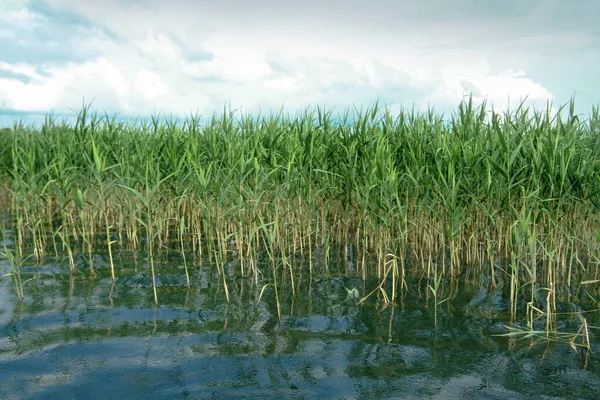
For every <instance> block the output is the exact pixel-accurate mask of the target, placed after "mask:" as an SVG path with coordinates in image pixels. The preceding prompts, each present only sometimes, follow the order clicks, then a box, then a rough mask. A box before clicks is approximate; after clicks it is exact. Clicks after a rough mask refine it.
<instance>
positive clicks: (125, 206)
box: [0, 100, 600, 317]
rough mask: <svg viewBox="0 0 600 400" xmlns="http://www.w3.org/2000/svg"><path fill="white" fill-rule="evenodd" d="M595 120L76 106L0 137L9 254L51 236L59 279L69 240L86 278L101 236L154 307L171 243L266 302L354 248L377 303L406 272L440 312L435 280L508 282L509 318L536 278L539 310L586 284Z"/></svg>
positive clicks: (464, 108) (593, 218) (38, 248)
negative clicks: (176, 115) (145, 260)
mask: <svg viewBox="0 0 600 400" xmlns="http://www.w3.org/2000/svg"><path fill="white" fill-rule="evenodd" d="M599 126H600V114H599V112H598V109H594V110H593V112H592V115H591V116H590V118H589V120H588V121H580V119H579V117H578V116H576V115H575V114H574V107H573V103H571V104H570V109H569V112H568V115H567V117H563V116H562V115H561V114H556V115H550V112H545V113H544V112H532V111H531V110H529V109H526V108H523V107H519V108H518V109H517V110H516V111H514V112H511V113H506V114H504V115H500V114H498V113H495V112H493V111H492V112H491V113H489V112H488V111H487V110H486V107H485V105H482V106H481V107H480V108H477V107H475V106H474V105H473V103H472V101H471V100H469V101H468V102H463V103H461V104H460V107H459V109H458V112H457V113H455V114H454V115H453V116H452V117H451V118H450V120H449V122H446V121H444V120H443V119H442V117H441V116H438V115H436V114H434V113H433V112H428V113H424V114H417V113H415V112H407V111H404V110H403V111H400V112H399V113H398V114H397V115H396V114H394V113H392V112H391V111H390V110H388V109H382V108H380V107H379V105H377V104H375V105H374V106H373V107H371V108H370V109H368V110H366V111H365V112H357V113H355V114H354V115H353V118H352V119H350V114H349V113H346V115H345V116H344V117H343V118H342V120H341V121H336V120H334V118H332V116H331V112H328V111H327V112H326V111H325V110H323V109H321V108H317V109H316V110H315V111H314V112H313V111H310V110H307V111H305V112H302V113H300V114H298V115H297V116H295V117H292V116H284V115H283V114H279V115H276V116H272V117H268V118H264V117H260V116H241V117H239V118H238V117H237V116H236V114H235V113H233V112H226V113H224V114H223V115H222V116H221V117H217V116H214V117H213V118H212V119H211V120H210V121H207V124H205V125H202V124H201V123H200V119H199V117H198V116H195V115H192V116H191V117H190V118H188V119H186V120H185V121H184V122H183V123H182V124H178V123H176V121H173V120H165V121H164V122H161V121H160V120H159V119H158V117H154V118H152V120H151V122H150V123H146V122H143V123H141V124H137V125H136V124H127V123H121V122H117V121H116V120H115V119H114V118H110V117H109V116H106V115H105V116H101V117H99V116H98V115H97V114H92V113H90V111H89V106H86V107H84V108H83V110H82V111H81V113H80V114H79V116H78V119H77V123H76V124H75V126H69V125H67V124H65V123H62V124H58V123H56V122H55V121H54V120H52V119H50V118H47V119H46V121H45V123H44V124H43V126H42V127H41V128H39V129H34V128H31V127H26V126H24V125H22V124H16V125H15V126H14V127H13V128H12V129H11V130H4V131H2V132H0V182H2V186H1V188H0V191H1V192H2V193H0V195H1V196H2V197H5V198H6V199H7V202H6V204H8V208H9V209H10V212H11V213H12V215H13V218H14V220H15V226H14V227H15V229H16V236H17V240H16V242H17V244H16V247H17V253H18V254H20V253H21V252H22V249H23V248H24V247H26V246H31V247H33V249H34V254H35V256H36V257H37V258H38V260H41V259H43V257H44V254H45V251H46V248H47V243H46V241H47V239H48V238H52V239H53V241H54V243H56V240H57V239H56V238H60V241H61V243H62V246H63V250H64V251H66V253H67V255H68V258H69V265H70V268H71V269H73V268H75V265H74V261H73V249H75V248H76V247H77V246H78V244H81V243H83V244H84V246H85V248H86V250H87V252H88V253H89V255H90V257H89V258H90V265H89V267H90V269H91V271H93V267H92V265H91V259H92V257H91V249H92V241H93V238H94V237H96V236H97V235H98V233H100V232H102V236H101V238H102V239H103V240H104V237H105V240H106V241H105V244H106V248H107V250H108V253H109V263H110V269H111V276H112V278H113V279H115V278H116V277H117V276H118V271H116V270H115V264H114V257H115V254H114V252H113V250H114V249H115V248H117V246H118V247H119V248H123V247H124V246H128V247H129V249H130V250H136V249H140V248H142V247H143V245H144V244H145V246H144V247H145V249H146V250H147V251H148V253H149V256H150V259H149V261H150V269H151V274H152V277H153V289H154V297H155V301H156V302H158V294H157V287H156V286H157V283H156V282H157V281H156V275H155V273H158V274H160V271H155V269H154V266H155V265H154V251H158V252H160V251H161V249H162V248H164V247H165V246H167V245H168V244H170V243H173V242H174V243H177V245H178V249H179V251H180V252H181V254H182V255H183V256H184V267H185V269H186V277H187V278H186V279H188V280H189V272H188V263H187V259H186V258H185V255H186V253H188V254H190V252H191V254H193V255H194V258H195V259H196V258H197V259H202V257H208V258H210V261H211V262H212V263H213V264H214V265H217V267H218V271H219V274H220V275H221V279H222V283H223V289H224V291H225V294H226V296H227V298H229V289H228V279H227V276H226V275H227V273H226V263H227V260H228V258H230V257H231V255H232V254H233V252H235V256H236V257H237V259H238V261H239V263H238V265H239V273H240V274H241V275H242V276H246V277H252V279H253V280H254V281H255V282H256V283H258V280H259V276H261V278H260V279H261V280H262V279H266V283H265V284H268V285H271V286H272V287H273V288H274V289H275V293H276V298H279V294H278V293H277V287H278V283H277V279H278V276H281V271H284V272H285V274H287V273H288V272H289V276H290V278H291V279H292V293H295V290H296V288H295V285H294V283H293V279H295V276H296V274H299V275H302V274H303V269H304V268H308V272H309V274H312V272H313V266H314V263H315V262H318V263H324V265H325V266H327V265H328V262H329V260H330V257H331V251H332V250H333V249H336V248H344V249H346V250H345V251H346V254H345V258H346V259H348V254H347V251H348V249H349V248H351V249H352V251H353V254H352V259H353V260H355V261H356V263H357V264H356V271H355V272H356V273H358V274H361V275H362V276H363V277H366V275H367V272H369V273H374V274H376V275H377V276H378V278H379V279H380V281H381V283H382V284H381V285H380V286H379V289H378V290H379V292H378V293H380V294H381V296H383V297H384V300H385V302H386V303H387V302H390V301H391V302H393V301H394V300H395V299H396V296H397V292H398V290H405V289H406V290H410V287H407V286H406V283H405V280H404V276H405V271H406V269H407V268H411V269H412V270H420V271H421V272H422V273H423V274H426V276H427V278H428V280H429V283H430V285H429V287H430V288H431V290H432V293H433V294H434V297H435V298H436V300H435V302H436V304H439V301H438V294H439V292H441V291H442V290H443V288H442V286H443V283H442V282H443V280H441V277H444V278H447V277H456V276H459V275H463V274H465V273H466V272H467V268H470V269H471V270H479V269H481V268H483V266H485V268H486V270H487V271H488V274H489V276H490V277H491V283H492V285H493V286H495V285H496V284H497V283H498V280H499V279H500V280H506V282H507V283H509V287H510V301H511V305H512V307H511V310H512V314H513V317H514V315H515V314H516V313H517V311H518V310H519V307H518V304H519V301H520V299H522V298H523V297H522V296H523V295H524V296H525V299H527V300H528V301H533V298H534V297H535V296H536V295H537V294H536V291H535V287H537V286H538V285H540V284H542V285H544V286H545V287H547V288H549V289H548V298H547V300H548V307H549V308H548V310H550V311H552V310H556V304H555V303H556V297H557V294H558V293H559V292H560V288H567V290H569V288H570V287H571V286H572V285H573V284H575V285H576V284H577V283H578V282H590V281H593V280H594V279H597V273H598V267H597V264H593V263H592V262H595V261H596V258H595V257H596V254H597V250H598V246H597V243H598V240H599V239H600V237H598V235H597V234H596V232H597V231H598V210H600V131H599ZM117 238H118V239H117ZM265 251H266V252H267V253H268V255H269V257H270V259H271V262H270V263H269V264H268V265H269V269H271V271H269V273H264V271H262V270H261V265H262V264H261V263H260V260H259V255H260V254H264V252H265ZM296 258H298V259H304V258H306V259H307V260H308V261H307V264H308V265H307V266H305V264H303V263H300V264H299V265H296V264H295V262H294V260H295V259H296ZM373 259H375V260H376V262H375V263H374V264H373V270H372V271H367V269H368V267H367V265H368V261H369V260H373ZM504 262H506V265H505V264H504ZM505 266H506V268H505ZM387 281H391V294H390V293H389V291H388V290H387V289H386V285H387V283H386V282H387ZM263 283H264V282H263ZM191 284H193V282H192V283H191ZM528 289H531V291H530V292H528ZM530 296H531V297H530ZM529 297H530V298H529ZM390 299H391V300H390Z"/></svg>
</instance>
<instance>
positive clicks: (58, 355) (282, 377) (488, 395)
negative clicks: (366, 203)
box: [0, 240, 600, 400]
mask: <svg viewBox="0 0 600 400" xmlns="http://www.w3.org/2000/svg"><path fill="white" fill-rule="evenodd" d="M5 243H8V244H9V245H10V244H11V242H10V240H8V241H6V242H5ZM94 258H95V266H96V267H97V272H98V276H97V277H96V278H95V279H91V278H90V277H89V276H88V275H89V274H88V270H87V265H88V264H87V260H86V258H85V257H83V256H77V257H76V260H75V261H76V267H77V271H76V273H74V274H69V272H68V262H67V261H66V260H62V259H61V260H56V259H54V258H53V257H52V256H48V257H47V258H46V260H45V262H44V263H43V264H41V265H39V266H34V265H32V261H31V260H29V261H28V263H26V264H25V266H24V267H23V279H24V280H25V279H29V278H34V280H32V281H30V282H28V283H26V284H25V286H24V290H25V298H24V300H23V301H19V300H18V299H17V298H16V295H15V289H14V285H13V282H12V280H11V279H10V278H8V277H7V278H2V279H1V280H0V399H11V400H12V399H81V398H93V399H117V398H119V399H203V398H234V397H235V398H245V399H266V398H277V399H280V398H294V399H311V398H313V399H322V398H324V399H384V398H395V399H413V398H417V399H421V398H422V399H532V398H539V399H556V398H565V399H569V398H571V399H598V398H600V364H599V362H598V360H599V358H598V354H600V348H599V347H598V345H597V344H596V342H597V339H596V337H595V332H596V331H595V330H594V329H591V328H590V334H591V335H592V336H591V341H592V350H593V352H592V353H588V354H587V356H578V355H577V354H576V353H575V351H574V350H573V349H572V348H571V347H570V345H569V344H568V342H565V341H562V342H548V341H547V340H545V338H544V337H542V338H541V340H539V342H537V341H536V340H534V339H532V338H529V339H522V340H516V338H508V337H503V336H498V335H500V334H503V333H506V332H507V330H506V328H505V325H506V324H508V323H509V320H510V317H509V307H508V289H507V288H506V287H505V288H499V289H496V290H491V289H490V288H489V283H488V281H487V280H486V279H485V277H481V278H471V279H474V282H470V283H466V282H465V279H464V278H459V279H456V280H454V281H453V282H450V281H445V282H444V288H445V291H444V293H445V294H444V297H446V296H451V299H450V300H449V301H447V302H445V303H443V304H442V305H440V306H439V308H438V316H437V326H434V307H433V300H432V298H431V296H429V298H428V288H427V282H426V280H425V279H421V278H422V277H418V276H417V277H413V278H410V279H409V280H408V287H409V291H408V292H407V293H406V295H405V297H404V298H403V299H402V300H398V301H397V302H396V304H395V305H394V306H389V307H384V305H383V303H382V301H381V298H379V300H378V299H377V297H376V296H373V297H372V298H370V299H369V300H367V301H366V302H365V303H364V304H362V305H357V304H356V300H355V299H352V298H351V297H349V296H348V292H347V290H346V288H352V287H356V288H358V289H359V291H360V293H361V294H363V293H368V292H369V291H370V290H372V289H373V288H374V287H375V286H376V281H375V280H367V282H363V281H362V279H360V278H359V277H350V278H349V277H345V276H344V274H343V273H342V272H337V270H336V269H335V268H330V274H329V275H327V274H325V273H315V275H314V276H313V279H312V280H310V279H309V277H308V276H307V275H306V274H305V275H304V276H303V277H302V279H300V278H298V280H297V281H296V283H297V284H298V290H297V294H296V296H292V294H291V289H290V285H289V282H287V281H282V282H281V287H280V298H281V311H282V319H281V321H278V318H277V307H276V302H275V296H274V293H273V291H272V290H271V289H270V288H267V289H266V290H265V293H264V296H263V298H262V299H261V301H260V302H257V299H258V294H259V292H260V289H261V285H260V283H259V285H258V287H256V286H255V285H254V284H253V283H252V281H251V280H250V279H248V278H239V277H237V278H236V277H235V276H231V277H230V278H229V280H228V284H229V290H230V296H231V299H230V300H231V301H230V302H229V304H228V303H227V302H226V298H225V294H224V292H223V287H222V282H220V281H219V279H218V275H217V274H216V273H215V271H213V270H211V268H210V266H209V265H204V266H203V267H202V268H201V269H200V268H199V267H192V271H193V273H192V277H193V285H192V289H191V290H187V288H186V285H185V274H184V271H183V267H182V263H181V260H180V258H179V257H177V256H175V255H173V256H163V257H162V258H161V260H160V261H159V262H158V263H157V271H158V277H159V280H158V284H159V287H158V295H159V302H160V305H159V306H158V307H155V306H154V301H153V295H152V286H151V277H150V273H149V268H148V260H147V259H146V258H145V255H144V254H141V253H140V254H133V253H129V252H125V251H123V252H121V253H118V254H117V256H116V269H117V277H118V278H117V280H116V282H114V284H113V282H112V280H111V279H110V273H109V271H108V260H107V258H106V255H105V254H104V253H103V252H102V251H99V252H98V253H97V254H95V255H94ZM230 269H233V266H230ZM9 270H10V267H9V265H8V262H7V260H6V259H5V258H3V257H0V272H2V273H6V272H9ZM234 275H235V274H234ZM570 307H571V309H572V307H582V308H590V309H591V308H593V307H592V305H585V304H584V305H578V306H574V305H564V306H562V309H563V310H569V309H570ZM521 317H522V318H524V311H523V310H521ZM544 321H545V320H543V319H542V320H540V321H538V325H540V326H541V327H542V328H541V329H542V330H543V326H544ZM588 323H589V324H590V325H591V326H597V325H598V318H597V314H588ZM518 326H521V327H525V324H524V323H521V324H519V325H518ZM579 326H580V322H579V320H578V319H577V318H576V317H572V316H571V317H569V316H565V317H559V318H558V321H557V328H558V329H559V331H563V332H572V333H575V332H577V329H578V328H579Z"/></svg>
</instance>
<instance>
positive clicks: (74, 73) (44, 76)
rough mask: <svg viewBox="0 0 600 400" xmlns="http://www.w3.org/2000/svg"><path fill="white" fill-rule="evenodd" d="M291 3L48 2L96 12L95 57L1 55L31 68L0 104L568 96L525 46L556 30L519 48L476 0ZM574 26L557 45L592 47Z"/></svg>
mask: <svg viewBox="0 0 600 400" xmlns="http://www.w3.org/2000/svg"><path fill="white" fill-rule="evenodd" d="M284 3H285V5H286V6H284V5H281V4H284ZM284 3H273V2H265V1H262V0H261V1H257V2H252V5H250V4H248V3H243V2H231V1H230V2H227V4H229V6H227V7H226V6H225V5H222V6H217V5H215V4H213V3H211V4H198V3H192V2H183V1H172V2H158V1H150V0H149V1H145V2H141V1H140V2H137V3H136V2H128V3H125V2H121V1H117V0H109V1H103V2H81V1H75V0H61V1H58V0H55V1H53V2H50V3H49V4H51V5H52V4H53V5H54V6H55V7H58V8H57V9H56V10H67V11H68V12H70V13H74V14H76V15H81V17H82V18H88V19H89V20H90V21H93V22H94V23H95V24H97V26H96V27H94V28H89V29H88V28H85V29H88V30H87V34H86V35H85V36H84V37H83V38H81V39H80V41H79V42H77V43H76V44H72V46H71V47H69V48H68V51H72V52H73V53H77V52H78V51H79V49H85V51H86V52H89V54H90V56H89V59H88V60H79V61H75V62H63V63H58V64H56V65H52V66H51V67H48V66H44V67H40V66H39V65H36V64H35V63H34V62H4V63H3V64H0V69H2V68H3V69H6V70H10V71H12V72H18V73H22V74H24V75H26V76H29V77H31V78H32V79H31V80H29V81H16V80H14V79H3V78H2V77H1V76H0V104H3V106H4V107H6V108H11V109H14V110H22V111H31V110H38V111H42V110H49V109H61V108H66V107H71V108H78V107H79V106H80V105H81V101H82V99H83V98H84V97H85V99H86V100H88V99H89V100H91V99H92V98H94V99H95V100H94V106H95V107H98V108H100V109H107V111H120V112H124V113H137V114H145V113H146V114H147V113H150V112H154V111H156V110H161V111H164V112H166V113H174V114H181V115H184V114H187V113H188V112H189V110H196V109H199V110H200V111H201V112H209V113H210V112H212V111H213V110H215V109H216V110H219V109H220V108H221V107H222V105H223V104H224V103H225V102H228V101H231V103H232V105H233V106H234V107H244V108H248V109H258V108H263V109H265V108H279V107H280V106H281V105H282V104H284V103H285V104H286V106H288V107H290V108H301V107H304V106H306V105H314V104H324V103H325V104H328V105H330V106H335V107H336V108H345V107H348V106H351V105H352V104H353V103H369V102H371V101H372V100H373V99H375V98H377V97H381V98H382V99H383V100H384V101H385V102H389V103H394V104H400V103H402V104H406V105H411V104H412V103H413V102H414V103H415V104H416V105H417V106H418V107H419V108H421V109H425V108H427V107H428V106H429V105H435V106H436V109H454V108H456V106H457V104H458V102H459V101H460V100H462V99H463V98H464V95H465V94H467V93H466V92H467V91H469V92H472V93H473V95H474V98H475V100H476V101H478V102H479V101H482V100H484V99H486V100H488V102H489V103H491V104H497V105H499V106H504V105H506V104H508V100H509V98H510V104H518V103H519V102H520V101H521V100H522V99H523V98H525V97H527V98H528V102H530V103H531V104H541V105H543V104H545V103H546V100H547V99H552V98H554V97H555V94H554V93H553V91H552V90H551V89H550V88H549V87H548V86H547V84H545V83H543V82H541V81H540V80H538V79H536V78H535V76H533V75H531V74H529V73H528V67H530V66H531V65H537V64H536V63H539V59H540V57H542V55H538V54H537V53H536V54H534V52H525V51H524V50H527V49H528V48H529V47H531V46H548V45H549V44H551V42H552V38H553V36H552V34H551V33H549V32H548V31H545V30H540V31H539V32H534V33H532V34H529V35H528V36H523V38H522V39H519V40H518V42H515V43H518V46H516V47H515V48H511V47H510V46H509V45H507V44H506V43H507V42H506V41H504V42H503V41H502V40H504V39H502V38H503V37H505V35H504V34H503V32H502V31H501V30H502V29H503V28H506V27H508V26H510V27H511V29H512V32H511V34H510V35H508V36H506V37H513V36H514V35H515V32H517V30H516V29H517V28H516V27H518V26H519V25H518V24H517V22H516V20H515V18H512V17H511V18H508V17H506V16H501V15H499V16H498V19H497V20H496V21H495V22H494V21H493V20H492V19H489V18H492V17H489V15H488V14H489V13H487V14H485V18H488V19H489V20H484V19H482V18H483V17H482V18H480V19H476V18H474V17H470V18H468V17H464V16H463V15H462V14H463V13H464V12H466V11H468V10H470V8H469V7H471V6H469V4H471V3H470V2H461V5H460V6H459V7H458V9H457V11H453V10H454V8H456V7H454V8H453V7H451V6H450V5H448V4H446V3H439V4H438V3H436V7H431V6H429V7H425V6H422V5H421V6H417V5H416V3H414V2H405V1H402V2H400V3H401V4H400V5H398V4H396V3H387V8H385V7H382V6H381V5H383V4H384V3H381V2H380V7H379V8H377V7H375V8H369V7H367V6H366V5H365V4H363V3H359V2H345V3H340V2H335V1H331V2H328V3H326V4H325V5H323V6H322V7H320V8H318V7H317V6H316V2H312V1H307V2H305V3H302V4H301V3H299V2H284ZM313 3H314V4H313ZM463 3H464V4H463ZM556 3H557V2H554V3H552V4H550V5H551V6H552V7H554V8H556V7H557V6H556ZM219 4H221V3H219ZM467 6H468V7H467ZM228 7H229V8H228ZM269 7H270V8H269ZM285 7H287V8H285ZM552 7H550V8H549V9H546V8H543V7H542V8H539V9H538V10H537V11H536V10H535V7H534V8H532V10H531V14H532V15H533V16H534V17H535V18H537V19H536V20H535V21H538V22H536V23H541V22H545V21H547V18H549V17H548V15H550V14H551V12H552V10H554V8H552ZM14 8H15V7H13V9H14ZM232 10H233V11H232ZM427 10H429V12H428V11H427ZM548 10H549V11H548ZM11 12H12V14H11V15H12V16H13V17H14V18H17V19H16V20H14V21H17V22H11V24H16V25H14V26H18V28H19V29H24V30H29V31H32V32H33V31H34V30H35V28H36V26H45V25H44V24H48V23H49V21H50V20H48V19H44V17H43V16H40V15H38V14H36V13H35V10H34V9H33V8H30V9H21V10H18V9H16V10H13V11H11ZM56 12H60V11H56ZM264 13H267V15H264ZM544 13H545V14H544ZM549 13H550V14H549ZM334 17H335V19H332V18H334ZM11 18H12V17H11ZM336 21H337V22H336ZM507 21H508V22H507ZM540 21H541V22H540ZM82 26H83V25H82ZM73 29H75V28H73ZM77 29H83V28H82V27H81V26H79V27H78V28H77ZM524 29H525V28H524ZM527 29H533V28H531V27H527ZM7 30H8V31H10V28H8V29H6V28H5V31H7ZM2 32H3V31H2V29H1V28H0V41H1V40H2V39H1V35H2ZM563 37H564V39H561V40H558V41H555V42H554V44H555V45H556V46H566V45H568V42H569V41H572V40H579V43H580V44H581V46H584V45H589V44H591V43H593V41H594V40H597V37H598V36H597V35H595V34H594V33H593V32H591V31H587V32H583V31H580V32H578V31H574V30H572V31H569V32H567V33H565V35H564V36H563ZM37 40H42V39H40V38H39V37H38V38H37ZM49 40H51V38H50V39H49ZM494 40H496V42H494ZM511 40H512V39H511ZM494 43H498V45H497V46H494ZM0 44H1V42H0ZM517 50H518V51H521V53H519V52H518V51H517ZM24 51H27V50H24ZM1 60H2V58H1V56H0V61H1ZM562 100H564V99H562Z"/></svg>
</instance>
